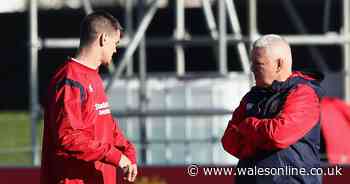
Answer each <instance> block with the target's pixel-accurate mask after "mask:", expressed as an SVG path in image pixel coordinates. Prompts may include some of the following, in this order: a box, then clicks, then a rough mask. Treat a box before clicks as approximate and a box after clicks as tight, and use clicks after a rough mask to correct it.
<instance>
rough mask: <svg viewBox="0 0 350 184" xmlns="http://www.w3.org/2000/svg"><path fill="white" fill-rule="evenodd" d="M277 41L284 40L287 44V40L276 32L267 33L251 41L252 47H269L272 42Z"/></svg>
mask: <svg viewBox="0 0 350 184" xmlns="http://www.w3.org/2000/svg"><path fill="white" fill-rule="evenodd" d="M278 42H284V43H286V44H287V45H289V44H288V42H287V41H286V40H285V39H284V38H282V37H281V36H279V35H276V34H268V35H264V36H262V37H260V38H259V39H257V40H256V41H255V42H254V43H253V48H267V47H270V46H271V45H272V44H274V43H278Z"/></svg>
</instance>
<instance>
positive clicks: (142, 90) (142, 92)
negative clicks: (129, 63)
mask: <svg viewBox="0 0 350 184" xmlns="http://www.w3.org/2000/svg"><path fill="white" fill-rule="evenodd" d="M138 4H139V6H138V15H137V16H138V22H139V23H141V20H142V16H143V14H144V7H145V6H144V0H139V3H138ZM138 53H139V77H140V87H139V111H140V112H141V114H142V115H141V116H140V117H139V121H140V136H141V144H142V148H141V157H140V158H141V164H146V163H147V148H148V144H147V142H148V140H147V127H146V116H144V112H145V111H146V110H147V80H146V77H147V76H146V75H147V68H146V67H147V66H146V59H147V58H146V44H145V37H144V36H143V37H142V39H141V40H140V44H139V50H138Z"/></svg>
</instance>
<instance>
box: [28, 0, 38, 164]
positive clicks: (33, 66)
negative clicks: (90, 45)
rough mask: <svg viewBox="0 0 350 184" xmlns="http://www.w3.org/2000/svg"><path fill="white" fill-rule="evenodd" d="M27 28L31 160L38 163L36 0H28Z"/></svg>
mask: <svg viewBox="0 0 350 184" xmlns="http://www.w3.org/2000/svg"><path fill="white" fill-rule="evenodd" d="M29 13H30V16H29V22H30V25H29V27H30V28H29V29H30V49H29V51H30V65H29V66H30V69H29V86H30V96H29V98H30V99H29V109H30V121H31V142H32V161H33V164H34V165H39V164H40V159H39V148H38V143H37V140H36V137H37V123H38V115H39V111H40V108H39V105H38V101H39V100H38V99H39V98H38V50H39V37H38V4H37V0H30V4H29Z"/></svg>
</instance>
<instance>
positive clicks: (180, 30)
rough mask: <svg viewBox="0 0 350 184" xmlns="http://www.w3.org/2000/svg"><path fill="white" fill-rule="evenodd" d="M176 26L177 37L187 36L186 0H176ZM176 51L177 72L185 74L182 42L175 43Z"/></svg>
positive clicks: (179, 74) (181, 74)
mask: <svg viewBox="0 0 350 184" xmlns="http://www.w3.org/2000/svg"><path fill="white" fill-rule="evenodd" d="M175 9H176V14H175V17H176V18H175V19H176V28H175V39H180V40H182V39H183V38H184V36H185V2H184V0H176V5H175ZM175 52H176V74H177V75H178V76H183V75H184V74H185V51H184V48H183V46H182V45H181V44H178V43H177V44H175Z"/></svg>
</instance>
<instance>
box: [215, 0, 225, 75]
mask: <svg viewBox="0 0 350 184" xmlns="http://www.w3.org/2000/svg"><path fill="white" fill-rule="evenodd" d="M217 2H218V12H219V42H218V44H219V47H218V49H219V59H218V61H219V67H218V68H219V73H220V74H221V75H226V74H227V38H226V33H227V32H226V10H225V2H224V1H223V0H218V1H217Z"/></svg>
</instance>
